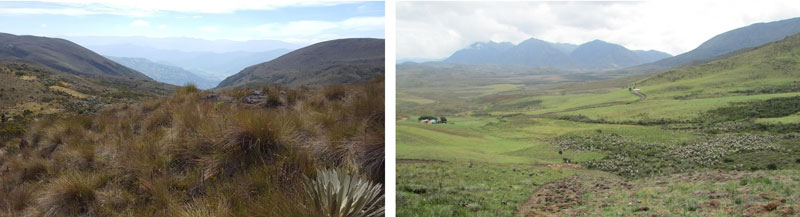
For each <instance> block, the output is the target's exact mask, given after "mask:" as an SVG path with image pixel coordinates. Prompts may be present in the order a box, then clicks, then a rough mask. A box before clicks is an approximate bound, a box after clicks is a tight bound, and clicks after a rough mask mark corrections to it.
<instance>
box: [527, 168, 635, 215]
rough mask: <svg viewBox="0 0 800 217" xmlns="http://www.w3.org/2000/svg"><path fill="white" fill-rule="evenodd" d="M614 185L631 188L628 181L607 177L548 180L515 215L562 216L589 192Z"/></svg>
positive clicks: (575, 177)
mask: <svg viewBox="0 0 800 217" xmlns="http://www.w3.org/2000/svg"><path fill="white" fill-rule="evenodd" d="M612 187H621V188H628V189H630V188H631V185H630V184H628V183H627V182H624V181H621V180H615V179H609V178H605V177H588V176H579V175H576V176H571V177H567V178H564V179H559V180H555V181H552V182H548V183H546V184H544V185H542V186H541V187H539V188H538V189H536V191H535V192H533V194H532V195H531V197H530V198H528V200H527V201H525V203H523V204H522V205H520V206H519V209H518V210H517V213H516V214H515V216H525V217H540V216H561V214H563V213H562V211H564V210H566V209H570V208H573V207H576V206H578V205H580V204H582V203H583V195H584V194H586V193H587V192H594V191H602V190H607V189H611V188H612Z"/></svg>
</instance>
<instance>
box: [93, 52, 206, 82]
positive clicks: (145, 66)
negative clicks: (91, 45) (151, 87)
mask: <svg viewBox="0 0 800 217" xmlns="http://www.w3.org/2000/svg"><path fill="white" fill-rule="evenodd" d="M106 58H108V59H111V60H113V61H114V62H117V63H119V64H122V65H124V66H127V67H128V68H131V69H135V70H136V71H139V72H142V73H144V74H145V75H147V76H148V77H150V78H153V79H155V80H157V81H161V82H164V83H168V84H173V85H178V86H183V85H185V84H187V83H192V84H195V85H197V87H199V88H202V89H210V88H214V87H216V86H217V83H219V82H216V81H211V80H208V79H205V78H203V77H200V76H198V75H195V74H194V73H192V72H190V71H187V70H186V69H183V68H181V67H177V66H171V65H165V64H160V63H155V62H153V61H150V60H148V59H145V58H131V57H111V56H106Z"/></svg>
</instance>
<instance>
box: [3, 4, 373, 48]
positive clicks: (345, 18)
mask: <svg viewBox="0 0 800 217" xmlns="http://www.w3.org/2000/svg"><path fill="white" fill-rule="evenodd" d="M384 23H385V20H384V3H383V2H352V1H350V2H329V1H328V2H314V1H264V0H219V1H195V0H159V1H150V0H119V1H102V0H88V1H77V0H48V1H17V2H15V1H2V0H0V32H5V33H11V34H17V35H23V34H24V35H39V36H50V37H58V36H150V37H195V38H203V39H230V40H257V39H274V40H282V41H287V42H294V43H303V44H309V43H313V42H318V41H323V40H330V39H336V38H348V37H372V38H384Z"/></svg>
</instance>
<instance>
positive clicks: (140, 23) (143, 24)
mask: <svg viewBox="0 0 800 217" xmlns="http://www.w3.org/2000/svg"><path fill="white" fill-rule="evenodd" d="M130 25H131V26H133V27H148V26H150V23H149V22H147V21H144V20H134V21H133V22H131V24H130Z"/></svg>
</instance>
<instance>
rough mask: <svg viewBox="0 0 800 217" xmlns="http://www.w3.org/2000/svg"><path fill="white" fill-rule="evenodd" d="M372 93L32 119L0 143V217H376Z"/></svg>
mask: <svg viewBox="0 0 800 217" xmlns="http://www.w3.org/2000/svg"><path fill="white" fill-rule="evenodd" d="M383 88H384V82H383V81H382V79H379V80H374V81H371V82H368V83H365V84H354V85H344V86H332V87H329V88H325V89H319V90H308V89H289V88H284V87H278V86H270V87H262V88H257V89H236V90H230V91H225V92H221V93H215V92H208V91H201V90H198V89H197V88H196V87H195V86H193V85H189V86H185V87H183V88H180V89H179V90H178V91H176V92H175V93H174V94H173V95H172V96H171V97H168V98H161V99H153V100H148V101H145V102H143V103H137V104H117V105H115V106H113V107H110V108H108V109H103V110H101V111H99V112H97V113H95V114H90V115H75V116H67V117H62V118H56V117H39V118H37V119H36V120H35V121H32V122H31V123H30V124H29V125H28V127H26V128H25V129H24V133H23V134H17V135H12V136H10V137H9V138H8V139H4V140H2V142H0V195H3V196H2V197H0V216H328V215H332V214H333V213H355V214H352V215H353V216H378V215H382V213H383V193H382V192H383V189H382V187H381V185H380V184H379V183H382V182H383V174H384V120H383V118H384V113H383V112H384V89H383ZM337 198H338V199H337ZM342 198H347V200H344V201H342ZM350 198H352V200H350ZM339 204H341V205H339ZM336 207H338V208H336Z"/></svg>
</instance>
